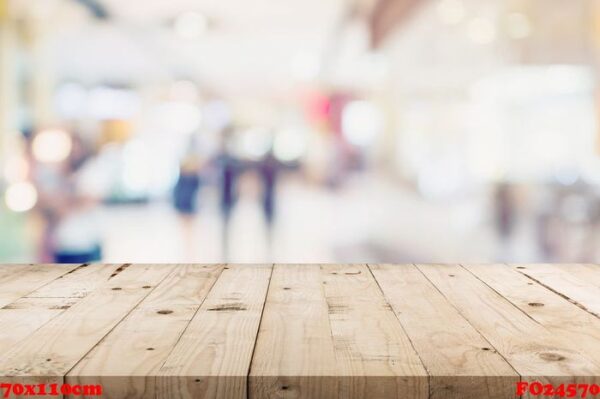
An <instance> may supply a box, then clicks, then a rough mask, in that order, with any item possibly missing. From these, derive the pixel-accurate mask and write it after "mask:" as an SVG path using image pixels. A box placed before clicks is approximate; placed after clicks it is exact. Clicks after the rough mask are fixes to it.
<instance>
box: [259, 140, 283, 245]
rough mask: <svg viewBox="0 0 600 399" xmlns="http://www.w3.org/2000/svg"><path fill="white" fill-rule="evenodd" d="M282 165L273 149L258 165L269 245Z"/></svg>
mask: <svg viewBox="0 0 600 399" xmlns="http://www.w3.org/2000/svg"><path fill="white" fill-rule="evenodd" d="M280 167H281V165H280V164H279V161H277V159H276V158H275V156H274V155H273V151H269V153H268V154H267V155H266V156H265V158H264V159H263V160H262V161H261V162H260V164H259V166H258V171H259V175H260V178H261V181H262V185H263V193H262V208H263V213H264V215H265V221H266V223H267V229H268V232H267V234H268V241H269V246H270V245H271V244H272V242H271V241H272V233H273V224H274V221H275V212H276V197H277V179H278V175H279V169H280Z"/></svg>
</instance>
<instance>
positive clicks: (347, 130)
mask: <svg viewBox="0 0 600 399" xmlns="http://www.w3.org/2000/svg"><path fill="white" fill-rule="evenodd" d="M384 125H385V122H384V116H383V114H382V112H381V110H380V109H379V108H378V107H377V106H376V105H375V104H373V103H371V102H369V101H352V102H351V103H349V104H348V105H346V107H345V108H344V110H343V112H342V131H343V133H344V136H345V137H346V139H347V140H348V141H349V142H350V143H352V144H354V145H357V146H368V145H370V144H371V143H372V142H373V141H374V140H375V138H376V137H377V136H378V135H379V134H380V133H381V132H382V131H383V129H384Z"/></svg>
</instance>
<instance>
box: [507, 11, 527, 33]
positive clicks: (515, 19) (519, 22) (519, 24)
mask: <svg viewBox="0 0 600 399" xmlns="http://www.w3.org/2000/svg"><path fill="white" fill-rule="evenodd" d="M507 24H508V25H507V30H508V35H509V36H510V37H511V38H512V39H525V38H526V37H529V36H530V35H531V32H532V30H533V29H532V27H531V22H530V21H529V18H528V17H527V16H526V15H525V14H521V13H518V12H514V13H512V14H510V15H509V16H508V20H507Z"/></svg>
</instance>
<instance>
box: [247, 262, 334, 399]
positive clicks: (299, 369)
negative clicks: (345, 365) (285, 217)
mask: <svg viewBox="0 0 600 399" xmlns="http://www.w3.org/2000/svg"><path fill="white" fill-rule="evenodd" d="M321 277H322V276H321V268H320V266H318V265H275V268H274V269H273V275H272V277H271V284H270V287H269V294H268V296H267V302H266V304H265V309H264V315H263V317H262V322H261V325H260V331H259V334H258V339H257V341H256V348H255V351H254V357H253V358H252V368H251V370H250V381H249V382H250V383H249V386H250V387H249V395H248V397H249V398H252V399H254V398H298V399H312V398H322V399H330V398H337V397H338V392H339V387H338V379H337V374H338V368H337V367H338V365H337V361H336V354H335V350H334V345H333V337H332V336H331V326H330V323H329V317H328V311H329V310H328V306H327V301H326V299H325V296H324V294H323V281H322V278H321Z"/></svg>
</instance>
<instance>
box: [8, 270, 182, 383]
mask: <svg viewBox="0 0 600 399" xmlns="http://www.w3.org/2000/svg"><path fill="white" fill-rule="evenodd" d="M172 267H173V266H172V265H153V266H150V265H133V266H131V267H128V268H127V269H126V270H125V271H123V272H122V273H121V274H119V275H118V276H116V277H114V279H112V280H111V281H110V283H109V284H107V285H105V286H102V287H101V288H99V289H97V290H96V291H95V292H93V293H92V294H90V295H88V296H87V297H86V298H84V299H83V300H81V301H80V302H79V303H77V304H75V305H74V306H72V307H71V308H69V309H68V310H66V311H65V312H63V313H61V314H60V315H58V316H57V317H55V318H54V319H52V320H51V321H49V322H48V323H46V324H45V325H44V326H43V327H41V328H40V329H38V330H36V331H35V332H34V333H33V334H31V335H30V336H29V337H27V338H26V339H24V340H23V341H21V342H19V343H18V344H17V345H15V346H14V347H13V348H11V349H10V350H9V351H7V352H5V353H4V354H2V355H1V356H0V375H2V376H5V377H2V378H3V380H4V381H7V380H8V381H12V382H21V383H27V384H32V383H33V384H37V383H48V382H53V383H62V382H63V381H64V379H63V377H64V375H65V374H66V373H67V372H68V371H69V370H70V369H71V368H73V367H74V366H75V364H77V362H78V361H79V360H80V359H81V358H83V356H84V355H85V354H86V353H88V352H89V351H90V350H91V349H92V348H93V347H94V346H95V345H96V344H97V343H98V342H99V341H100V340H101V339H102V338H103V337H104V336H105V335H106V334H107V333H108V332H110V331H111V330H112V329H113V328H114V327H115V326H116V325H117V324H118V323H119V322H120V321H121V320H122V319H123V318H124V317H125V316H126V315H127V314H128V313H129V312H130V311H131V310H133V309H134V308H135V306H136V305H137V304H138V303H139V302H140V301H141V300H142V299H143V298H144V297H146V296H147V295H148V294H149V293H150V290H148V289H144V288H143V286H146V285H150V286H154V285H156V284H158V283H159V282H160V281H162V279H164V278H165V277H166V275H167V274H168V273H169V272H170V271H171V270H172ZM8 377H11V378H8Z"/></svg>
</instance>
